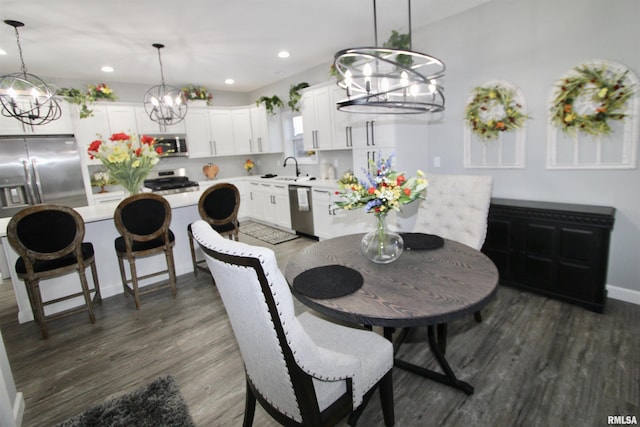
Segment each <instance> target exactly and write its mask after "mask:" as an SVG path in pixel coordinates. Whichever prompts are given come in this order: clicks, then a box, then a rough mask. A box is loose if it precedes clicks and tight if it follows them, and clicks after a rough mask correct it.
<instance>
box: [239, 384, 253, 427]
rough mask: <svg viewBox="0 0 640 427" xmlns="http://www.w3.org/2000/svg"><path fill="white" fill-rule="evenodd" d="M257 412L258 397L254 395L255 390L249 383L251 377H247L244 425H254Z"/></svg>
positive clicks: (248, 426)
mask: <svg viewBox="0 0 640 427" xmlns="http://www.w3.org/2000/svg"><path fill="white" fill-rule="evenodd" d="M255 413H256V397H255V396H254V395H253V390H251V386H250V385H249V379H248V378H247V393H246V396H245V400H244V420H243V421H242V427H251V426H252V425H253V416H254V415H255Z"/></svg>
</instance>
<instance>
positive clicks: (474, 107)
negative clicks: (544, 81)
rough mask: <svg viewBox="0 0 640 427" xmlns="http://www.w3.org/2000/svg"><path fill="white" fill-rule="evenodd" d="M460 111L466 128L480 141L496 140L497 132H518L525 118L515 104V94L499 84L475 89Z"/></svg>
mask: <svg viewBox="0 0 640 427" xmlns="http://www.w3.org/2000/svg"><path fill="white" fill-rule="evenodd" d="M472 96H473V98H472V99H471V101H470V102H469V104H467V107H466V108H465V110H464V113H465V116H464V120H465V123H466V125H467V126H468V127H469V129H471V132H473V133H475V134H476V135H477V136H479V137H480V138H481V139H482V140H484V141H486V142H488V141H491V140H494V139H498V135H499V134H500V132H507V131H515V130H518V129H520V128H521V127H522V126H523V125H524V123H525V121H526V120H527V118H528V116H527V115H526V114H524V113H523V111H522V110H523V108H522V105H521V104H519V103H518V102H517V101H516V100H515V97H516V91H515V90H514V89H512V88H510V87H507V86H505V85H502V84H499V83H498V84H492V85H488V86H478V87H476V88H475V89H473V92H472Z"/></svg>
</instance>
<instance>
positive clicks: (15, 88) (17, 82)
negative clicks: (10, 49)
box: [0, 20, 62, 126]
mask: <svg viewBox="0 0 640 427" xmlns="http://www.w3.org/2000/svg"><path fill="white" fill-rule="evenodd" d="M4 23H5V24H7V25H10V26H12V27H13V28H14V30H15V33H16V41H17V43H18V53H19V54H20V64H21V67H20V71H19V72H17V73H12V74H7V75H4V76H0V103H1V104H2V115H3V116H5V117H13V118H15V119H18V120H20V121H21V122H22V123H24V124H26V125H30V126H34V125H44V124H47V123H49V122H52V121H54V120H57V119H59V118H60V116H61V114H62V111H61V109H60V104H58V101H57V100H56V99H55V97H54V96H55V92H54V91H53V90H52V89H51V88H49V86H47V84H46V83H45V82H44V81H43V80H42V79H41V78H40V77H37V76H34V75H33V74H30V73H28V72H27V67H26V66H25V65H24V58H23V57H22V46H21V45H20V34H19V33H18V28H20V27H23V26H24V24H23V23H22V22H19V21H12V20H6V21H4Z"/></svg>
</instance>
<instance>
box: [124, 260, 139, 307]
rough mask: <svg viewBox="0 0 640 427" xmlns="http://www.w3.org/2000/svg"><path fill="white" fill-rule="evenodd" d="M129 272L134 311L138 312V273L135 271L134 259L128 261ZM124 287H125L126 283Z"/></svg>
mask: <svg viewBox="0 0 640 427" xmlns="http://www.w3.org/2000/svg"><path fill="white" fill-rule="evenodd" d="M129 270H130V271H131V284H132V285H133V299H134V300H135V302H136V310H140V305H141V304H140V290H139V289H138V272H137V271H136V260H135V258H130V259H129ZM124 286H127V285H126V283H125V285H124Z"/></svg>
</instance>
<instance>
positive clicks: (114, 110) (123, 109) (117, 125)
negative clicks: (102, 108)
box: [83, 105, 138, 135]
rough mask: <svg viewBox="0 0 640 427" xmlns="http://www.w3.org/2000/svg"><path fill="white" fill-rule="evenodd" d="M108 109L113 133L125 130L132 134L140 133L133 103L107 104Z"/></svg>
mask: <svg viewBox="0 0 640 427" xmlns="http://www.w3.org/2000/svg"><path fill="white" fill-rule="evenodd" d="M106 109H107V117H108V118H109V132H110V133H111V134H114V133H120V132H124V133H126V134H129V135H130V134H132V133H138V126H137V124H136V113H135V109H134V107H133V105H107V106H106ZM83 120H84V119H83Z"/></svg>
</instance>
